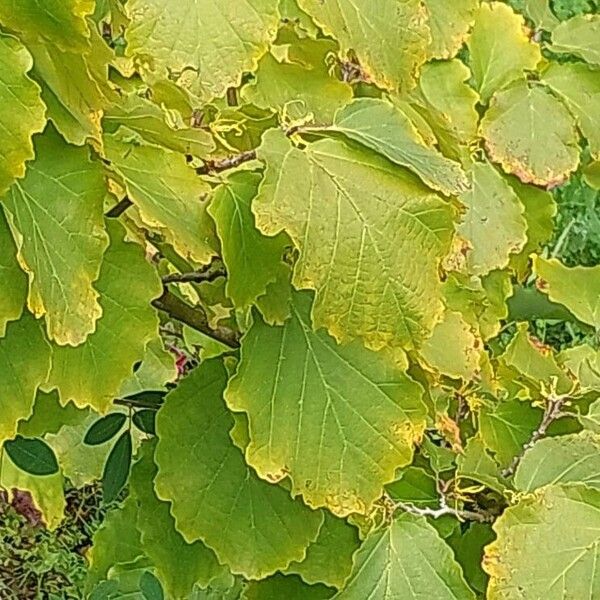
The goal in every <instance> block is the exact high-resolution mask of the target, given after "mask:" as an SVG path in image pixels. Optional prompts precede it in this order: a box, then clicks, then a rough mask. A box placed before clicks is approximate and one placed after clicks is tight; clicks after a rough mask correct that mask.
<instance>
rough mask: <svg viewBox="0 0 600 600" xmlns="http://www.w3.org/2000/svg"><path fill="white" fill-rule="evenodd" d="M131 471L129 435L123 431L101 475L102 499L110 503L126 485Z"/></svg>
mask: <svg viewBox="0 0 600 600" xmlns="http://www.w3.org/2000/svg"><path fill="white" fill-rule="evenodd" d="M130 469H131V434H130V432H129V431H124V432H123V433H122V434H121V436H120V437H119V439H118V440H117V441H116V443H115V445H114V446H113V449H112V450H111V451H110V454H109V455H108V458H107V459H106V464H105V465H104V473H103V474H102V497H103V499H104V502H107V503H108V502H112V501H113V500H115V499H116V498H117V496H118V495H119V492H120V491H121V490H122V489H123V487H124V486H125V484H126V483H127V479H128V477H129V471H130Z"/></svg>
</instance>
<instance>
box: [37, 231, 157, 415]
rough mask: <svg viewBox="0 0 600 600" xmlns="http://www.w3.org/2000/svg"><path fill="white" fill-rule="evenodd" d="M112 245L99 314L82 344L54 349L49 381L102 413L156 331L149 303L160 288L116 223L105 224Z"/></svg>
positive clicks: (104, 271) (104, 270) (69, 397)
mask: <svg viewBox="0 0 600 600" xmlns="http://www.w3.org/2000/svg"><path fill="white" fill-rule="evenodd" d="M108 230H109V233H110V238H111V244H110V246H109V247H108V250H107V251H106V254H105V255H104V261H103V263H102V269H101V271H100V277H99V279H98V282H97V284H96V287H97V289H98V291H99V292H100V305H101V306H102V309H103V310H102V318H100V319H99V320H98V322H97V323H96V330H95V331H94V333H93V334H91V335H90V336H89V337H88V339H87V341H86V343H85V344H83V345H81V346H78V347H77V348H69V347H55V348H54V350H53V364H52V372H51V374H50V377H49V383H50V384H51V385H52V386H56V387H57V388H58V390H59V393H60V397H61V401H62V402H67V401H69V400H73V401H74V402H75V404H76V405H77V406H79V407H84V406H91V407H93V408H94V409H95V410H97V411H99V412H105V411H106V410H107V409H108V408H109V406H110V405H111V402H112V400H113V398H116V397H117V395H118V393H119V389H120V387H121V384H122V382H123V381H124V380H125V379H126V378H127V376H128V375H129V374H130V373H131V369H132V367H133V365H134V363H136V362H137V361H139V360H142V359H143V357H144V350H145V347H146V344H147V343H148V342H149V341H150V340H151V339H154V338H156V336H157V335H158V316H157V314H156V311H155V310H154V309H153V308H152V306H151V305H150V303H151V302H152V300H153V299H154V298H157V297H158V296H160V294H161V292H162V286H161V284H160V280H159V278H158V275H157V274H156V271H155V269H154V268H153V267H152V266H151V265H150V264H149V263H147V262H146V260H145V258H144V252H143V249H142V248H140V247H138V246H137V245H136V244H134V243H130V242H125V241H124V233H125V232H124V230H123V228H122V227H121V225H120V224H119V223H116V222H114V221H113V222H111V223H109V224H108Z"/></svg>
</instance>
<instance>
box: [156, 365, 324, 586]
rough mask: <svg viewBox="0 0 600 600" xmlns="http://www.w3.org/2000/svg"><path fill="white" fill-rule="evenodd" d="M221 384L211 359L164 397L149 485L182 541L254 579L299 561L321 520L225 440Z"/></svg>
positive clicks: (227, 420)
mask: <svg viewBox="0 0 600 600" xmlns="http://www.w3.org/2000/svg"><path fill="white" fill-rule="evenodd" d="M226 382H227V372H226V371H225V368H224V367H223V365H222V364H221V363H220V361H219V360H218V359H212V360H210V361H205V362H203V363H202V365H201V366H200V367H198V368H197V369H195V370H194V371H193V372H192V373H191V374H190V375H188V377H187V378H186V379H184V380H183V381H182V382H181V383H180V384H179V385H178V386H177V388H176V389H175V390H174V391H172V392H171V393H170V394H169V395H168V396H167V398H166V400H165V404H164V406H163V407H162V408H161V410H160V411H159V413H158V417H157V422H156V431H157V435H158V445H157V447H156V455H155V460H156V463H157V464H158V474H157V476H156V479H155V486H156V490H157V494H158V496H159V497H160V498H162V499H165V500H170V502H171V514H172V515H173V516H174V518H175V523H176V527H177V529H178V531H179V532H180V533H181V534H182V535H183V537H184V538H185V540H186V541H187V542H188V543H191V542H194V541H195V540H198V539H200V540H202V541H203V542H204V543H205V544H206V545H207V546H209V547H210V548H212V549H213V550H214V552H215V554H216V555H217V558H218V559H219V562H221V563H224V564H226V565H227V566H228V567H229V568H230V569H231V571H232V572H233V573H237V574H242V575H244V576H245V577H247V578H249V579H260V578H263V577H266V576H267V575H271V574H272V573H274V572H275V571H277V570H279V569H285V568H286V567H287V566H288V565H289V564H290V563H291V562H292V561H298V560H302V559H303V558H304V556H305V553H306V548H307V546H308V545H309V544H310V543H311V542H313V541H314V540H315V539H316V537H317V534H318V531H319V528H320V527H321V524H322V521H323V515H322V514H321V513H320V512H317V511H311V510H309V509H308V508H307V507H306V506H304V505H303V504H302V503H301V502H300V501H299V500H297V499H296V500H293V499H292V498H291V497H290V495H289V493H288V492H287V491H286V490H285V489H283V488H282V487H280V486H278V485H274V484H271V483H268V482H266V481H263V480H261V479H259V478H258V476H257V475H256V473H255V472H254V471H253V470H252V469H251V468H250V467H249V466H248V465H247V464H246V462H245V461H244V456H243V454H242V452H241V451H240V449H239V448H238V447H237V446H235V445H234V444H233V442H232V440H231V438H230V437H229V431H230V430H231V428H232V427H233V425H234V421H233V417H232V416H231V413H230V412H229V411H228V410H227V408H226V406H225V403H224V402H223V400H222V394H223V390H224V388H225V384H226ZM200 398H201V400H202V401H201V402H198V400H199V399H200Z"/></svg>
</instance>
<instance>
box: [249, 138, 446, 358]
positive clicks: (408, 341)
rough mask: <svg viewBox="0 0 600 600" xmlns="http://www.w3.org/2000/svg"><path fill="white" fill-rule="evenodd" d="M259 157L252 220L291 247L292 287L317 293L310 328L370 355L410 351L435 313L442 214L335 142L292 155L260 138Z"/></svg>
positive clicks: (373, 161) (436, 201)
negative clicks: (295, 252)
mask: <svg viewBox="0 0 600 600" xmlns="http://www.w3.org/2000/svg"><path fill="white" fill-rule="evenodd" d="M259 157H260V158H261V159H262V160H264V161H265V163H266V165H267V167H266V172H265V178H264V179H263V182H262V184H261V187H260V191H259V195H258V196H257V197H256V198H255V200H254V202H253V206H252V209H253V212H254V214H255V215H256V222H257V225H258V227H259V229H260V230H261V231H263V233H265V234H267V235H274V234H276V233H279V232H280V231H282V230H285V231H286V232H287V233H288V234H289V235H290V237H291V238H292V240H293V241H294V243H295V244H296V245H297V246H298V248H299V250H300V253H301V254H300V259H299V261H298V262H297V264H296V267H295V270H294V285H295V286H296V287H297V288H312V289H315V290H316V291H317V294H316V300H315V305H314V307H313V320H314V326H315V327H323V326H325V327H326V328H327V329H328V330H329V332H330V333H331V334H332V335H334V336H335V337H336V339H338V340H339V341H343V342H345V341H349V340H351V339H353V338H355V337H357V336H360V337H362V338H364V340H365V343H366V345H367V346H368V347H370V348H373V349H380V348H382V347H383V346H385V345H388V344H389V345H395V346H397V345H401V344H403V345H408V346H416V345H418V344H419V342H420V341H421V340H422V339H423V338H424V337H425V336H426V335H427V333H428V332H429V331H430V330H431V328H432V327H433V325H434V323H435V321H436V319H437V316H438V315H439V314H440V313H441V310H442V304H441V291H440V283H439V279H438V274H437V263H438V261H439V260H440V259H441V257H442V255H443V254H444V253H445V251H446V249H447V247H448V243H449V238H450V235H451V231H452V224H451V219H452V208H451V207H450V206H449V205H448V204H445V203H444V202H443V201H442V200H441V199H440V198H439V197H438V196H436V195H435V194H433V193H432V192H430V191H429V190H427V188H425V187H424V186H423V185H422V184H421V183H420V182H419V181H418V180H417V179H416V177H414V176H413V175H411V174H410V173H409V172H407V171H404V170H401V169H398V168H393V167H392V165H391V164H390V163H389V162H388V161H387V160H385V159H383V158H379V157H378V156H376V155H374V154H371V153H367V152H364V151H360V150H358V149H355V148H352V147H350V146H347V145H346V144H344V143H342V142H341V141H339V140H333V139H322V140H319V141H317V142H314V143H311V144H310V145H308V147H307V148H306V149H305V150H300V149H298V148H296V147H294V146H292V145H291V144H290V142H289V140H288V139H286V137H285V135H284V134H283V133H282V132H280V131H275V130H273V131H268V132H267V133H266V134H265V136H264V138H263V144H262V146H261V148H260V149H259ZM317 199H318V202H319V204H318V209H317V208H315V203H316V201H317ZM392 199H393V201H392Z"/></svg>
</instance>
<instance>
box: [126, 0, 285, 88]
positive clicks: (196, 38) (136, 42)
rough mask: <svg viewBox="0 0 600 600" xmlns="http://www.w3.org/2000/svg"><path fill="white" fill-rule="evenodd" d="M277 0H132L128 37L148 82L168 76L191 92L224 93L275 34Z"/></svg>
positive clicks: (128, 8) (251, 68) (252, 64)
mask: <svg viewBox="0 0 600 600" xmlns="http://www.w3.org/2000/svg"><path fill="white" fill-rule="evenodd" d="M278 4H279V3H278V2H277V1H276V0H239V1H236V2H233V1H231V0H226V1H225V2H222V3H221V4H220V5H219V7H218V9H215V6H214V5H213V3H212V0H200V1H197V0H183V1H182V2H178V3H177V4H173V3H172V2H170V0H132V1H131V2H128V3H127V5H126V11H127V14H128V16H129V18H130V19H131V23H130V25H129V27H128V28H127V31H126V34H125V39H126V41H127V54H128V55H129V56H133V57H135V59H136V61H137V62H138V63H139V64H140V67H141V68H142V73H143V74H144V75H145V76H146V78H147V79H149V80H155V79H166V78H167V77H169V76H170V78H171V79H174V80H175V81H176V82H177V83H178V84H179V85H180V86H182V87H183V88H185V89H188V90H189V91H190V92H191V93H192V94H194V95H197V96H203V97H205V98H206V97H209V98H210V97H214V96H222V95H223V94H224V93H225V91H226V90H227V88H229V87H237V86H239V84H240V82H241V77H242V73H243V72H244V71H254V70H255V69H256V65H257V61H258V59H259V58H260V57H261V56H262V55H263V54H264V53H265V52H266V50H267V48H268V46H269V43H270V42H272V41H273V39H274V37H275V34H276V32H277V22H278V19H279V14H278V11H277V5H278Z"/></svg>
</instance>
